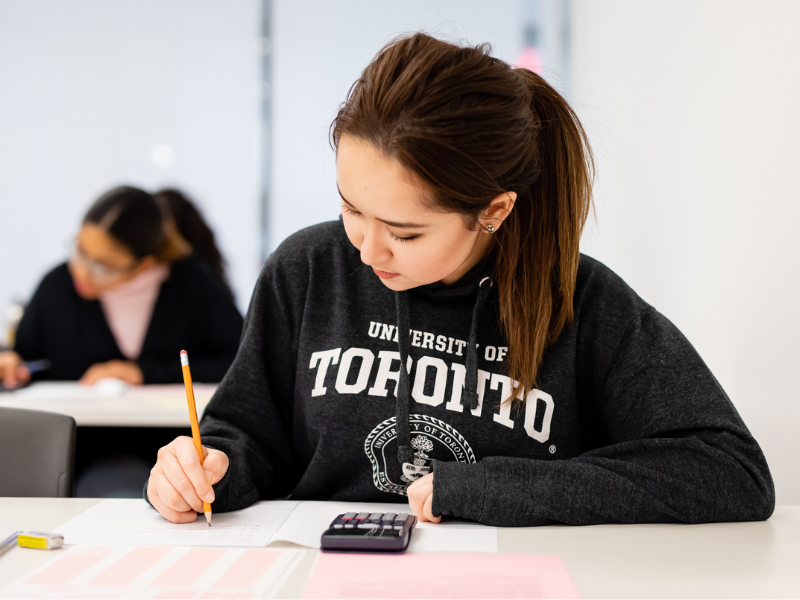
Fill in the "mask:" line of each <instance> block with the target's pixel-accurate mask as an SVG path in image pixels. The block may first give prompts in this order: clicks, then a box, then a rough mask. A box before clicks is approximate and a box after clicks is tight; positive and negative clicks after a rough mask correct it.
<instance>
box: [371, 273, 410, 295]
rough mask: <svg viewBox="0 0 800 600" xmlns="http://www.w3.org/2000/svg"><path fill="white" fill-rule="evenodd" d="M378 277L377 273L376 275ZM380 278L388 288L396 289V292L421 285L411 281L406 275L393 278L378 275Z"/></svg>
mask: <svg viewBox="0 0 800 600" xmlns="http://www.w3.org/2000/svg"><path fill="white" fill-rule="evenodd" d="M376 277H377V275H376ZM378 279H380V282H381V283H382V284H383V285H385V286H386V287H387V288H389V289H390V290H392V291H395V292H403V291H405V290H410V289H411V288H415V287H417V285H419V284H416V283H412V282H410V281H409V280H408V279H406V278H405V277H402V276H400V277H394V278H392V279H381V278H380V277H378ZM398 280H399V281H398Z"/></svg>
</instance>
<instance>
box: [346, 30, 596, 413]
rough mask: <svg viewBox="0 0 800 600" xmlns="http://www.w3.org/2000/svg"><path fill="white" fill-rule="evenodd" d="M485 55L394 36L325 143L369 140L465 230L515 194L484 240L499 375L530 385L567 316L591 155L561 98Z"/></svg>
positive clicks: (587, 204) (483, 49)
mask: <svg viewBox="0 0 800 600" xmlns="http://www.w3.org/2000/svg"><path fill="white" fill-rule="evenodd" d="M490 52H491V47H490V46H489V45H488V44H482V45H480V46H477V47H474V48H472V47H466V48H465V47H459V46H456V45H453V44H449V43H446V42H443V41H440V40H437V39H436V38H433V37H431V36H428V35H425V34H421V33H417V34H414V35H412V36H409V37H404V38H399V39H397V40H394V41H393V42H391V43H389V44H388V45H386V46H385V47H384V48H383V49H382V50H381V51H380V52H379V53H378V54H377V55H376V56H375V58H374V59H373V60H372V62H371V63H370V64H369V65H368V66H367V67H366V69H364V72H363V73H362V74H361V77H360V78H359V79H358V80H357V81H356V82H355V84H353V86H352V87H351V89H350V92H349V93H348V96H347V99H346V101H345V102H344V103H343V104H342V106H341V107H340V109H339V112H338V114H337V116H336V119H335V120H334V121H333V123H332V125H331V143H332V145H333V147H334V148H337V147H338V144H339V140H340V139H341V136H342V135H350V136H353V137H356V138H359V139H362V140H365V141H368V142H370V143H372V144H373V145H374V146H375V147H376V148H378V149H379V150H381V151H382V152H384V153H385V154H386V155H387V156H389V157H392V158H395V159H397V160H398V161H399V162H400V164H402V165H403V166H404V167H405V168H407V169H409V170H410V171H411V172H413V173H415V174H416V175H418V176H419V177H420V178H421V179H422V181H423V182H425V184H427V186H428V187H429V188H430V192H431V201H432V204H434V205H435V206H437V207H439V208H441V209H444V210H447V211H451V212H456V213H460V214H462V215H463V216H464V218H465V221H466V223H467V224H468V226H470V227H473V228H474V227H478V219H479V217H480V215H481V213H482V212H483V211H484V210H485V209H486V208H487V207H488V206H489V204H490V202H491V201H492V200H493V199H494V198H495V197H497V196H498V195H500V194H502V193H503V192H515V193H516V194H517V200H516V202H515V205H514V210H512V211H511V213H510V214H509V216H508V217H507V218H506V220H505V221H504V222H503V224H502V226H501V227H499V229H498V231H497V233H496V234H494V239H493V245H494V248H495V251H496V254H497V276H496V278H497V284H498V290H499V295H500V318H501V321H502V323H503V328H504V330H505V333H506V337H507V339H508V344H509V353H508V359H507V373H508V375H509V377H511V378H512V379H515V380H516V381H518V382H519V388H524V389H525V390H530V389H532V388H533V387H534V385H535V382H536V374H537V372H538V370H539V366H540V364H541V361H542V355H543V353H544V350H545V348H546V347H547V346H548V345H549V344H551V343H552V342H553V341H555V340H556V339H557V338H558V336H559V335H560V334H561V331H562V330H563V329H564V327H565V326H566V325H567V324H568V323H569V322H570V321H571V319H572V317H573V306H572V303H573V295H574V290H575V280H576V276H577V271H578V261H579V256H580V255H579V252H580V251H579V242H580V237H581V232H582V230H583V226H584V223H585V222H586V218H587V216H588V213H589V210H590V208H591V184H592V175H593V166H592V154H591V150H590V148H589V143H588V139H587V136H586V133H585V132H584V130H583V128H582V127H581V124H580V122H579V121H578V118H577V117H576V115H575V113H574V112H573V111H572V109H571V108H570V107H569V105H568V104H567V103H566V101H565V100H564V98H562V97H561V96H560V95H559V94H558V92H556V91H555V90H554V89H553V88H552V87H551V86H550V85H548V84H547V82H545V80H544V79H542V78H541V77H540V76H538V75H536V74H534V73H532V72H530V71H527V70H524V69H512V68H511V67H510V66H509V65H507V64H506V63H504V62H502V61H500V60H498V59H495V58H493V57H491V56H490V55H489V53H490ZM518 391H519V389H517V390H514V393H513V394H512V398H513V397H514V396H516V394H517V392H518Z"/></svg>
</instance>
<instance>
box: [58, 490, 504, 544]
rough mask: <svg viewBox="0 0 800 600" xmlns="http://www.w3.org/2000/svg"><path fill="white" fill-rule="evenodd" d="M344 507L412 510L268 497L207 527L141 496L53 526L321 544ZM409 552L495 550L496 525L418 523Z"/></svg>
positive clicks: (144, 536)
mask: <svg viewBox="0 0 800 600" xmlns="http://www.w3.org/2000/svg"><path fill="white" fill-rule="evenodd" d="M346 512H396V513H403V512H405V513H410V512H411V510H410V508H409V506H408V504H404V503H397V504H387V503H370V502H313V501H306V502H296V501H286V500H272V501H269V502H259V503H257V504H254V505H253V506H251V507H250V508H245V509H244V510H240V511H237V512H232V513H220V514H214V517H213V525H212V526H211V527H208V526H207V525H206V522H205V519H204V518H203V516H202V515H200V516H199V517H198V519H197V521H195V522H194V523H190V524H184V525H175V524H173V523H170V522H168V521H167V520H166V519H164V518H163V517H162V516H161V515H159V514H158V513H157V512H156V511H155V510H154V509H152V508H151V507H150V506H149V505H147V504H146V503H145V502H144V501H143V500H133V499H131V500H127V499H126V500H104V501H102V502H100V503H99V504H97V505H95V506H94V507H92V508H90V509H89V510H87V511H86V512H84V513H82V514H81V515H79V516H77V517H75V518H74V519H72V520H71V521H69V522H67V523H65V524H64V525H62V526H61V527H59V529H58V530H57V531H58V532H59V533H61V534H63V535H64V543H65V544H91V545H142V546H154V545H164V546H239V547H251V548H258V547H265V546H268V545H269V544H271V543H273V542H289V543H292V544H297V545H299V546H305V547H307V548H319V546H320V536H321V535H322V533H323V532H324V531H325V530H326V529H327V528H328V525H330V523H331V521H333V519H335V518H336V516H337V515H339V514H341V513H346ZM409 551H410V552H484V553H494V552H497V528H496V527H489V526H486V525H479V524H477V523H470V522H466V521H445V522H443V523H438V524H434V523H417V525H416V528H415V530H414V532H413V533H412V535H411V543H410V545H409Z"/></svg>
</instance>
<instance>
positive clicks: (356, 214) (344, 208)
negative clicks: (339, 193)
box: [342, 204, 361, 217]
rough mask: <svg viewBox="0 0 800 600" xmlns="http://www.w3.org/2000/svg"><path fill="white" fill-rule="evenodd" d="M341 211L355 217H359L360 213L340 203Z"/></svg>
mask: <svg viewBox="0 0 800 600" xmlns="http://www.w3.org/2000/svg"><path fill="white" fill-rule="evenodd" d="M342 212H343V213H346V214H348V215H353V216H355V217H360V216H361V213H360V212H357V211H355V210H353V209H352V208H350V207H348V206H347V205H346V204H342Z"/></svg>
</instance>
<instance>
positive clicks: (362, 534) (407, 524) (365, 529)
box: [322, 512, 417, 552]
mask: <svg viewBox="0 0 800 600" xmlns="http://www.w3.org/2000/svg"><path fill="white" fill-rule="evenodd" d="M416 524H417V517H415V516H414V515H409V514H408V513H393V512H389V513H368V512H362V513H355V512H349V513H344V514H341V515H339V516H338V517H336V518H335V519H334V520H333V522H332V523H331V525H330V527H328V529H327V531H325V533H323V534H322V550H323V551H333V552H341V551H356V552H403V551H404V550H405V549H406V548H408V542H409V541H410V540H411V532H412V531H413V530H414V525H416Z"/></svg>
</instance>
